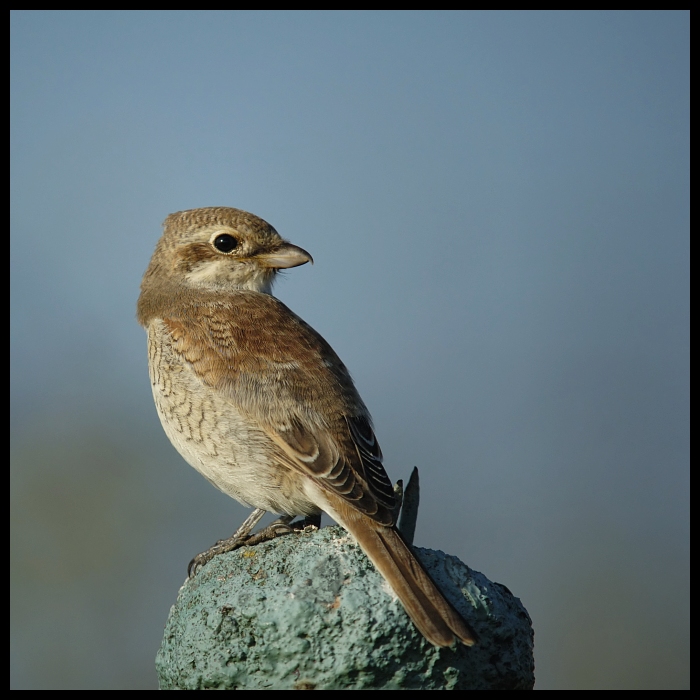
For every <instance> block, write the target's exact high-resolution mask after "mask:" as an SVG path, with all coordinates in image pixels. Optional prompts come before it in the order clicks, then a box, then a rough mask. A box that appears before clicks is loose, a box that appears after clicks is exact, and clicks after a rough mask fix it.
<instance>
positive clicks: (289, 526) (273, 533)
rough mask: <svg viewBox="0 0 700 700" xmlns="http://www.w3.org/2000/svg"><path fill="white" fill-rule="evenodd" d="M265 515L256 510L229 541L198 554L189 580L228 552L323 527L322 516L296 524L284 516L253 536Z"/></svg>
mask: <svg viewBox="0 0 700 700" xmlns="http://www.w3.org/2000/svg"><path fill="white" fill-rule="evenodd" d="M264 514H265V511H264V510H260V509H259V508H258V509H256V510H254V511H253V512H252V513H251V514H250V515H249V516H248V518H246V520H245V522H244V523H243V525H241V526H240V527H239V528H238V530H236V532H235V533H234V534H233V535H231V537H229V538H228V539H225V540H219V541H218V542H217V543H216V544H215V545H214V546H212V547H210V548H209V549H207V550H206V552H202V553H201V554H198V555H197V556H196V557H194V559H192V561H191V562H190V563H189V566H188V567H187V576H188V577H189V578H194V577H195V576H196V575H197V574H198V573H199V571H200V570H201V568H202V567H203V566H204V565H205V564H206V563H207V562H209V561H211V560H212V559H213V558H214V557H216V556H218V555H219V554H224V553H226V552H232V551H233V550H235V549H239V548H240V547H244V546H245V547H253V546H254V545H256V544H260V543H261V542H268V541H269V540H274V539H276V538H277V537H283V536H284V535H289V534H291V533H292V532H309V531H311V530H314V529H315V530H317V529H318V528H319V527H320V526H321V514H320V513H319V514H318V515H310V516H308V517H306V518H304V519H303V520H297V521H296V522H294V523H293V522H291V521H292V518H293V516H291V515H283V516H282V517H280V518H278V519H277V520H275V521H273V522H271V523H270V524H269V525H268V526H267V527H264V528H263V529H262V530H260V531H259V532H256V533H255V534H253V535H251V534H250V533H251V531H252V529H253V528H254V527H255V526H256V525H257V523H258V521H259V520H260V518H262V516H263V515H264Z"/></svg>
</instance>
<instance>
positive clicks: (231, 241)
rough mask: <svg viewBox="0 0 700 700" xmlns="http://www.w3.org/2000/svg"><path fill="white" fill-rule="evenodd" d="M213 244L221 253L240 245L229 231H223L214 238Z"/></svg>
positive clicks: (228, 251)
mask: <svg viewBox="0 0 700 700" xmlns="http://www.w3.org/2000/svg"><path fill="white" fill-rule="evenodd" d="M213 245H214V248H216V249H217V250H218V251H219V252H220V253H230V252H231V251H232V250H235V249H236V248H237V247H238V241H237V240H236V239H235V238H234V237H233V236H231V235H230V234H228V233H221V234H219V235H218V236H217V237H216V238H215V239H214V241H213Z"/></svg>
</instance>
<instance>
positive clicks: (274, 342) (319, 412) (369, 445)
mask: <svg viewBox="0 0 700 700" xmlns="http://www.w3.org/2000/svg"><path fill="white" fill-rule="evenodd" d="M183 310H186V311H183ZM184 313H187V317H184V316H183V314H184ZM162 320H163V321H164V323H165V324H166V326H167V327H168V329H169V331H170V333H171V335H172V338H173V344H174V348H175V350H176V351H177V352H179V353H181V355H182V357H183V358H184V359H185V360H187V361H188V362H189V363H190V364H191V366H192V368H193V370H194V372H195V373H196V374H197V375H198V376H199V377H200V378H201V380H202V381H203V382H204V383H206V384H208V385H209V386H211V387H212V388H214V389H216V390H217V391H219V392H220V393H221V394H223V395H224V396H225V397H227V399H228V400H230V401H232V402H234V403H235V404H236V407H237V409H238V410H241V411H243V412H245V413H246V414H247V415H248V416H249V417H250V418H251V419H253V420H254V421H256V422H257V423H258V425H259V426H260V427H261V428H262V429H263V430H264V431H265V432H266V433H267V434H268V435H269V437H270V439H271V440H272V441H273V442H274V443H275V444H276V445H277V446H278V447H280V448H281V450H282V451H283V452H284V454H285V455H286V456H287V458H288V459H286V460H285V464H288V465H289V464H291V465H293V467H294V468H296V469H298V470H299V471H300V472H302V473H303V474H305V475H307V476H309V477H311V478H312V479H314V481H315V482H316V483H317V484H319V485H320V486H321V487H322V488H324V489H326V490H328V491H330V492H332V493H334V494H336V495H338V496H340V497H341V498H342V499H343V500H344V502H346V503H347V504H348V505H350V506H352V507H354V508H356V509H357V510H359V511H360V512H362V513H364V514H365V515H368V516H370V517H371V518H372V519H374V520H375V521H377V522H379V523H381V524H384V525H392V524H393V523H394V511H395V498H396V497H395V495H394V490H393V487H392V484H391V481H390V480H389V477H388V475H387V473H386V471H385V470H384V466H383V464H382V452H381V449H380V447H379V443H378V442H377V438H376V436H375V434H374V430H373V428H372V422H371V417H370V415H369V412H368V411H367V408H366V407H365V405H364V403H363V402H362V399H361V398H360V396H359V394H358V392H357V390H356V389H355V386H354V384H353V381H352V379H351V377H350V374H349V372H348V370H347V369H346V368H345V365H343V363H342V362H341V361H340V359H339V358H338V356H337V355H336V354H335V352H334V351H333V349H332V348H331V347H330V345H328V343H327V342H326V341H325V340H324V339H323V338H322V337H321V336H320V335H319V334H318V333H316V331H314V330H313V329H312V328H311V327H310V326H309V325H308V324H306V323H305V322H304V321H302V320H301V319H300V318H299V317H298V316H296V314H294V313H293V312H292V311H291V310H290V309H288V308H287V307H286V306H285V305H284V304H282V302H280V301H279V300H277V299H275V298H274V297H271V296H269V295H265V294H258V293H255V292H240V293H237V294H236V295H234V296H228V297H226V299H225V300H223V301H222V300H221V299H220V298H216V296H214V295H212V296H211V298H208V297H206V296H204V297H203V296H199V297H198V303H197V305H196V306H193V305H192V304H189V305H188V304H182V305H177V304H175V303H173V305H172V307H171V309H166V310H165V311H164V312H163V314H162Z"/></svg>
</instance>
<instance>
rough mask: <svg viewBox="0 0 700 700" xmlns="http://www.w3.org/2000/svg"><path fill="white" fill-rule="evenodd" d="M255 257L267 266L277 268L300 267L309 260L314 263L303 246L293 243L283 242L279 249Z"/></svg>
mask: <svg viewBox="0 0 700 700" xmlns="http://www.w3.org/2000/svg"><path fill="white" fill-rule="evenodd" d="M255 258H256V260H258V262H260V263H261V264H262V265H264V266H265V267H271V268H273V269H276V270H278V269H283V268H288V267H298V266H299V265H303V264H304V263H307V262H310V263H311V264H312V265H313V262H314V259H313V258H312V257H311V256H310V255H309V254H308V253H307V252H306V251H305V250H304V249H303V248H300V247H299V246H296V245H292V244H291V243H283V244H282V245H281V246H280V247H279V248H277V250H273V251H270V252H269V253H259V254H258V255H256V256H255Z"/></svg>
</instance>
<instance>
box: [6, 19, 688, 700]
mask: <svg viewBox="0 0 700 700" xmlns="http://www.w3.org/2000/svg"><path fill="white" fill-rule="evenodd" d="M11 48H12V207H11V309H12V312H11V333H12V334H11V358H12V360H11V362H12V364H11V400H12V422H11V438H12V442H11V454H12V471H11V505H12V510H11V515H12V550H11V579H12V610H11V623H12V632H11V646H12V655H11V687H12V688H14V689H31V688H35V689H48V688H76V689H87V688H106V689H109V688H112V689H136V688H144V689H154V688H156V687H157V681H156V674H155V669H154V657H155V654H156V651H157V649H158V646H159V643H160V638H161V635H162V631H163V626H164V624H165V620H166V617H167V615H168V610H169V607H170V605H171V604H172V603H173V602H174V600H175V598H176V595H177V591H178V587H179V586H180V585H181V584H182V583H183V581H184V579H185V573H186V566H187V563H188V562H189V560H190V558H191V557H192V556H193V555H194V554H196V553H198V552H200V551H202V550H203V549H206V548H207V547H208V546H210V545H211V544H212V543H213V542H214V541H215V540H217V539H219V538H221V537H224V536H228V535H230V534H231V533H232V532H233V530H234V529H235V528H236V527H237V526H238V525H239V524H240V522H241V521H242V520H243V518H244V516H245V515H246V513H247V511H246V509H244V508H243V507H241V506H239V505H238V504H237V503H235V502H234V501H232V500H231V499H229V498H228V497H226V496H224V495H222V494H221V493H219V492H218V491H216V490H215V489H214V488H213V487H212V486H211V485H210V484H209V483H208V482H206V481H205V480H204V479H203V478H202V477H201V476H199V475H198V474H197V473H196V472H195V471H194V470H193V469H192V468H191V467H189V466H188V465H187V464H186V463H185V462H184V461H183V460H182V459H181V458H180V457H179V456H178V454H177V453H176V452H175V450H174V449H173V448H172V447H171V446H170V444H169V442H168V440H167V438H166V437H165V434H164V433H163V431H162V429H161V427H160V424H159V421H158V418H157V416H156V412H155V408H154V406H153V401H152V397H151V391H150V384H149V380H148V374H147V365H146V345H145V333H144V331H143V329H141V328H140V327H139V326H138V325H137V323H136V320H135V304H136V299H137V296H138V292H139V283H140V279H141V275H142V274H143V272H144V270H145V268H146V266H147V264H148V261H149V258H150V256H151V253H152V251H153V248H154V246H155V243H156V240H157V239H158V237H159V235H160V226H161V222H162V221H163V219H164V218H165V216H166V215H167V214H169V213H170V212H174V211H178V210H182V209H188V208H192V207H201V206H210V205H226V206H235V207H238V208H241V209H246V210H249V211H252V212H254V213H256V214H258V215H259V216H262V217H263V218H265V219H267V220H268V221H269V222H271V223H272V224H273V225H274V226H275V227H276V228H277V229H278V230H279V231H280V233H281V234H282V235H283V236H284V237H286V238H288V239H289V240H291V241H292V242H294V243H296V244H298V245H300V246H302V247H304V248H306V249H307V250H309V251H310V252H311V253H312V255H313V256H314V259H315V261H316V264H315V265H314V266H313V267H312V266H308V265H307V266H305V267H302V268H298V269H294V270H290V271H289V272H288V273H286V274H285V278H284V279H282V280H281V281H280V282H279V283H278V285H277V287H276V294H277V295H278V296H279V297H280V298H281V299H282V300H283V301H284V302H285V303H286V304H288V305H289V306H290V307H291V308H292V309H293V310H294V311H295V312H297V313H298V314H299V315H300V316H302V317H303V318H304V319H305V320H306V321H308V322H309V323H310V324H311V325H312V326H314V327H315V328H316V329H317V330H318V331H319V332H320V333H321V334H322V335H324V336H325V338H326V339H327V340H328V341H329V342H330V343H331V345H332V346H333V347H334V348H335V350H336V351H337V352H338V354H339V355H340V356H341V358H342V359H343V360H344V362H345V363H346V364H347V366H348V367H349V368H350V371H351V372H352V373H353V376H354V378H355V380H356V383H357V385H358V388H359V390H360V393H361V394H362V396H363V397H364V399H365V401H366V403H367V405H368V406H369V408H370V410H371V411H372V413H373V416H374V419H375V423H376V428H377V434H378V436H379V440H380V442H381V445H382V449H383V451H384V454H385V457H386V467H387V470H388V472H389V474H390V475H391V477H392V478H393V479H394V480H396V479H398V478H404V479H405V478H406V477H407V476H408V474H409V472H410V470H411V468H412V467H413V465H418V466H419V468H420V470H421V477H422V480H421V485H422V491H421V493H422V505H421V512H420V518H419V523H418V532H417V535H416V544H418V545H420V546H425V547H432V548H435V549H442V550H445V551H447V552H449V553H452V554H455V555H457V556H459V557H460V558H461V559H462V560H463V561H465V562H466V563H468V564H469V565H470V566H471V567H473V568H475V569H477V570H479V571H482V572H483V573H485V574H486V575H487V576H488V577H490V578H491V579H492V580H496V581H499V582H502V583H504V584H505V585H507V586H508V587H509V588H510V589H511V590H512V591H513V592H514V594H515V595H516V596H518V597H520V598H521V599H522V601H523V603H524V604H525V606H526V607H527V609H528V610H529V612H530V615H531V616H532V619H533V623H534V629H535V643H536V647H535V654H536V676H537V685H536V687H537V688H540V689H547V688H571V689H574V688H620V689H622V688H627V689H633V688H636V689H651V688H686V687H688V683H689V680H688V615H689V613H688V604H689V603H688V514H689V508H688V356H689V346H688V338H689V331H688V278H689V274H688V233H689V14H688V13H687V12H683V11H677V12H676V11H668V12H666V11H662V12H289V13H288V12H276V11H275V12H268V11H251V12H238V11H223V12H218V11H57V12H48V11H21V10H20V11H14V12H13V13H12V46H11ZM325 522H328V520H326V521H325Z"/></svg>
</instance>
